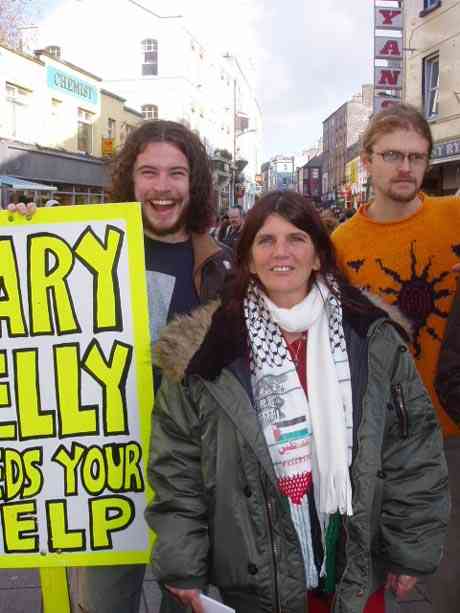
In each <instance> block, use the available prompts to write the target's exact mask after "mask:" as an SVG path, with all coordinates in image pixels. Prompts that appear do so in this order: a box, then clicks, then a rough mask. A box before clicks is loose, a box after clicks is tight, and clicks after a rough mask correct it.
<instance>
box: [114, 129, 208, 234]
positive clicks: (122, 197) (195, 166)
mask: <svg viewBox="0 0 460 613" xmlns="http://www.w3.org/2000/svg"><path fill="white" fill-rule="evenodd" d="M150 143H169V144H170V145H174V146H175V147H177V148H178V149H179V150H180V151H181V152H182V153H183V154H184V155H185V157H186V158H187V160H188V163H189V166H190V202H189V205H188V207H187V213H186V218H185V229H186V231H187V232H198V233H203V232H206V231H207V230H208V229H209V227H210V226H211V223H212V219H213V215H214V212H215V199H214V190H213V185H212V175H211V168H210V164H209V158H208V154H207V152H206V149H205V147H204V145H203V143H202V142H201V141H200V139H199V137H198V136H197V135H196V134H194V133H193V132H192V131H191V130H189V129H188V128H186V127H185V126H183V125H182V124H180V123H177V122H175V121H166V120H163V119H160V120H156V121H145V122H144V123H142V124H141V125H140V126H139V127H138V128H137V129H136V130H134V131H133V132H131V134H130V135H129V136H128V138H127V140H126V143H125V144H124V146H123V147H122V149H121V150H120V152H119V153H118V154H117V156H116V157H115V159H114V161H113V163H112V173H111V175H112V186H111V189H110V193H111V199H112V201H113V202H131V201H133V200H135V195H134V181H133V169H134V164H135V162H136V159H137V156H138V155H139V154H140V153H142V152H143V151H144V150H145V148H146V147H147V145H149V144H150Z"/></svg>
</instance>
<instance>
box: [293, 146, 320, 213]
mask: <svg viewBox="0 0 460 613" xmlns="http://www.w3.org/2000/svg"><path fill="white" fill-rule="evenodd" d="M322 167H323V154H322V153H321V154H319V155H316V156H314V157H312V158H310V160H309V161H308V162H307V163H306V164H304V166H303V167H301V168H300V169H299V172H300V171H301V177H302V179H301V181H302V182H301V185H300V186H299V187H300V189H299V192H300V193H301V194H302V195H303V196H305V197H306V198H309V199H310V200H311V201H312V202H313V203H314V204H315V205H317V206H319V205H320V203H321V197H322V180H323V178H322ZM299 178H300V177H299Z"/></svg>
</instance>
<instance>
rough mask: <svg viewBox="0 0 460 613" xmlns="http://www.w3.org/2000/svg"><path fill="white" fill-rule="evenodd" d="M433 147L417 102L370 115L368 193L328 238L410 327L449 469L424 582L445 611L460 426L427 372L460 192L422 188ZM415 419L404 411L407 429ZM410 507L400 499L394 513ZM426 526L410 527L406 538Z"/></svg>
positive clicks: (455, 252) (453, 581)
mask: <svg viewBox="0 0 460 613" xmlns="http://www.w3.org/2000/svg"><path fill="white" fill-rule="evenodd" d="M432 146H433V139H432V135H431V131H430V127H429V125H428V123H427V121H426V120H425V118H424V117H423V116H422V115H421V114H420V113H419V112H418V111H417V110H416V109H415V108H413V107H411V106H408V105H397V106H394V107H391V108H388V109H385V110H383V111H380V112H379V113H377V114H376V115H374V116H373V117H372V119H371V121H370V123H369V126H368V128H367V130H366V132H365V133H364V136H363V140H362V154H361V156H362V160H363V163H364V164H365V166H366V167H367V170H368V174H369V176H370V178H371V180H372V186H373V190H374V198H373V200H371V201H370V202H369V203H368V204H365V205H363V206H362V207H361V208H360V209H359V211H358V212H357V214H356V215H354V217H353V218H352V219H350V220H349V221H347V222H345V223H344V224H342V225H341V226H340V227H339V228H337V230H335V232H334V233H333V235H332V240H333V242H334V244H335V247H336V249H337V255H338V260H339V263H340V265H341V267H342V270H343V271H344V272H345V273H346V275H347V277H348V278H349V280H350V281H351V282H352V283H353V284H355V285H357V286H360V287H362V288H365V289H367V290H369V291H370V292H372V293H374V294H377V295H379V296H380V297H381V298H382V299H383V300H385V301H386V302H388V303H390V304H392V305H395V306H396V307H398V308H399V310H400V311H401V312H402V313H403V315H404V316H405V317H406V318H407V319H409V320H410V322H411V324H412V330H413V337H412V343H411V349H412V351H413V354H414V357H415V360H416V364H417V367H418V369H419V372H420V374H421V376H422V378H423V381H424V383H425V385H426V387H427V389H428V390H429V392H430V394H431V396H432V399H433V403H434V405H435V408H436V410H437V413H438V417H439V420H440V422H441V425H442V428H443V433H444V437H445V451H446V458H447V462H448V467H449V474H450V475H451V478H450V490H451V496H452V515H451V520H450V524H449V537H448V542H447V544H446V551H445V555H444V559H443V562H442V564H441V566H440V569H439V570H438V572H437V574H436V575H435V576H434V577H432V578H430V579H429V580H428V583H429V587H430V592H431V597H432V601H433V605H432V606H433V608H432V610H433V613H451V612H452V611H456V610H458V606H459V602H460V581H459V577H460V478H459V477H458V474H459V473H460V428H459V427H458V426H457V425H456V424H455V423H454V421H452V419H451V418H450V417H449V416H448V415H447V413H446V412H445V410H444V409H443V407H442V406H441V404H440V401H439V398H438V396H437V394H436V392H435V389H434V378H435V373H436V368H437V363H438V358H439V353H440V348H441V341H442V339H443V336H444V331H445V327H446V322H447V317H448V314H449V311H450V309H451V305H452V299H453V295H454V293H455V287H456V279H455V275H454V274H452V272H451V270H452V267H453V266H454V265H455V264H456V263H458V262H459V260H460V198H458V197H455V196H450V197H443V198H435V197H430V196H427V195H426V194H424V193H422V192H421V191H420V188H421V185H422V182H423V178H424V176H425V173H426V171H427V169H428V165H429V158H430V155H431V149H432ZM406 393H408V394H410V390H407V391H406ZM382 394H387V395H388V406H389V407H391V410H395V411H396V412H398V411H400V409H401V407H398V406H396V404H397V403H396V402H395V400H394V398H392V394H391V390H382ZM414 418H416V417H414V416H411V415H409V416H408V419H409V421H408V424H409V428H410V422H411V419H414ZM429 470H430V467H427V471H429ZM391 478H392V477H391V475H387V476H386V483H385V485H387V491H388V492H389V494H388V495H389V496H391ZM425 503H426V504H427V505H429V504H430V501H429V500H428V499H427V500H426V501H425ZM383 504H385V498H384V500H383ZM411 512H412V511H411V508H410V505H408V504H407V501H404V500H402V501H401V514H410V513H411ZM394 519H395V522H397V520H398V518H397V517H395V518H394ZM423 530H424V527H423V526H422V525H420V526H417V525H416V523H415V524H414V533H413V535H412V537H413V538H414V539H416V538H417V535H418V534H420V533H422V532H423ZM406 537H407V535H406ZM382 555H384V553H383V554H382ZM404 580H405V581H406V584H407V585H409V586H410V585H411V584H412V581H413V580H412V581H411V580H410V578H406V579H404V578H400V579H399V581H400V582H401V581H404ZM389 587H391V588H392V589H393V591H394V592H395V593H396V595H397V596H398V595H401V594H403V593H404V591H405V590H404V585H402V584H401V583H400V584H399V585H398V584H392V585H389ZM406 591H407V590H406ZM412 606H413V603H412ZM421 606H422V607H426V603H421ZM412 610H415V609H411V611H412ZM426 610H427V609H426V608H423V611H426Z"/></svg>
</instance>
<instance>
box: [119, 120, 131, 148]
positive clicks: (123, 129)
mask: <svg viewBox="0 0 460 613" xmlns="http://www.w3.org/2000/svg"><path fill="white" fill-rule="evenodd" d="M133 130H134V126H132V125H130V124H129V123H125V124H124V126H123V125H122V127H121V133H120V141H121V144H122V145H123V144H124V143H125V141H126V139H127V138H128V136H129V135H130V134H131V132H132V131H133Z"/></svg>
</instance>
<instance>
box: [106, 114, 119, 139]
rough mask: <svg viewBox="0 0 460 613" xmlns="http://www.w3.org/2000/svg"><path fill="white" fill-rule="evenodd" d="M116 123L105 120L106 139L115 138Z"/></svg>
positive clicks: (111, 120)
mask: <svg viewBox="0 0 460 613" xmlns="http://www.w3.org/2000/svg"><path fill="white" fill-rule="evenodd" d="M116 127H117V122H116V121H115V119H112V118H111V117H109V119H108V120H107V138H116Z"/></svg>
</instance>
